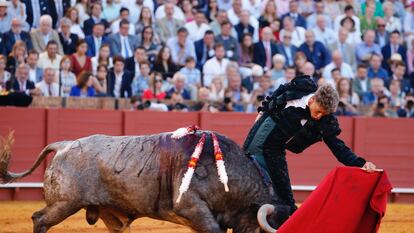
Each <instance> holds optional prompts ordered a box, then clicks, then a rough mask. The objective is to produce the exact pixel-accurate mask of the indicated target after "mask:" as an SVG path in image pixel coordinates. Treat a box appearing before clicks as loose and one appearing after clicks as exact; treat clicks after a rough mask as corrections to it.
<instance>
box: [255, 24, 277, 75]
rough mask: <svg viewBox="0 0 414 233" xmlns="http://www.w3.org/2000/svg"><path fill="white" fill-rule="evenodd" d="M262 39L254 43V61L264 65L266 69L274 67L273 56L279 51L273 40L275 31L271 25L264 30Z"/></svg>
mask: <svg viewBox="0 0 414 233" xmlns="http://www.w3.org/2000/svg"><path fill="white" fill-rule="evenodd" d="M261 35H262V40H261V41H259V42H257V43H255V44H254V45H253V63H256V64H258V65H260V66H262V67H263V68H264V69H265V70H270V69H271V68H272V57H273V55H275V54H276V53H279V50H278V49H277V46H276V44H274V43H273V42H272V41H271V40H272V37H273V31H272V29H271V28H270V27H265V28H263V30H262V34H261Z"/></svg>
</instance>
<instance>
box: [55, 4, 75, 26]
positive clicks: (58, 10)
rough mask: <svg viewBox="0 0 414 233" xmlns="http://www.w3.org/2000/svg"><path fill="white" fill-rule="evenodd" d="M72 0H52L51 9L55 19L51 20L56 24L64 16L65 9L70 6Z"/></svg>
mask: <svg viewBox="0 0 414 233" xmlns="http://www.w3.org/2000/svg"><path fill="white" fill-rule="evenodd" d="M72 1H73V0H54V1H53V4H51V9H50V10H51V11H52V12H53V13H54V14H56V17H57V21H53V22H54V24H53V25H56V26H58V22H59V21H60V19H62V18H63V17H64V16H65V13H66V11H67V9H69V8H70V7H71V6H72Z"/></svg>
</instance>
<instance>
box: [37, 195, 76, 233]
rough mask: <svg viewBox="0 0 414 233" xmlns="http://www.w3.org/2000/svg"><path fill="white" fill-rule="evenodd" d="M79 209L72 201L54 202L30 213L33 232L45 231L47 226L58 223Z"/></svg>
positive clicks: (42, 232) (40, 232)
mask: <svg viewBox="0 0 414 233" xmlns="http://www.w3.org/2000/svg"><path fill="white" fill-rule="evenodd" d="M80 209H81V207H79V206H75V205H74V204H73V203H68V202H55V203H53V204H52V205H48V206H46V207H45V208H43V209H41V210H39V211H37V212H35V213H34V214H33V215H32V220H33V233H46V232H47V231H48V230H49V228H51V227H52V226H54V225H56V224H59V223H60V222H62V221H63V220H65V219H66V218H67V217H69V216H71V215H72V214H74V213H76V212H78V211H79V210H80Z"/></svg>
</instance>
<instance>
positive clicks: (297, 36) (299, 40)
mask: <svg viewBox="0 0 414 233" xmlns="http://www.w3.org/2000/svg"><path fill="white" fill-rule="evenodd" d="M305 32H306V30H305V29H304V28H303V27H295V30H293V32H291V36H292V38H291V41H292V42H291V43H292V44H293V45H294V46H296V47H298V48H299V47H300V46H301V44H303V43H304V42H305ZM284 34H285V29H282V30H280V35H279V37H280V38H283V35H284Z"/></svg>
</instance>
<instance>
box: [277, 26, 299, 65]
mask: <svg viewBox="0 0 414 233" xmlns="http://www.w3.org/2000/svg"><path fill="white" fill-rule="evenodd" d="M281 40H282V43H280V44H279V45H278V46H277V48H278V50H279V52H280V53H281V54H282V55H283V56H284V57H285V59H286V67H289V66H293V65H295V54H296V52H297V50H298V48H297V47H296V46H294V45H292V43H291V41H292V35H291V32H288V31H285V33H284V34H283V38H281Z"/></svg>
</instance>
